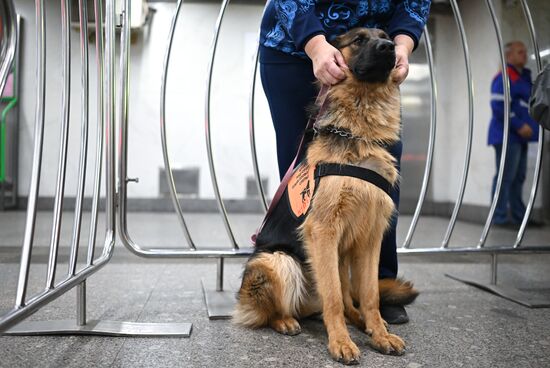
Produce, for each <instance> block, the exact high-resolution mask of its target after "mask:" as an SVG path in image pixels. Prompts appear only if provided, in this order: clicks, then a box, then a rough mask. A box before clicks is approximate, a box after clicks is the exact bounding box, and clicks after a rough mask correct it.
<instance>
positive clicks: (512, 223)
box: [493, 222, 521, 230]
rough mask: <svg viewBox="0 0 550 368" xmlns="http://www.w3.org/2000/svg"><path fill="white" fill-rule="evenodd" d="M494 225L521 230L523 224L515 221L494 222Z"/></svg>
mask: <svg viewBox="0 0 550 368" xmlns="http://www.w3.org/2000/svg"><path fill="white" fill-rule="evenodd" d="M493 226H495V227H498V228H501V229H506V230H519V228H520V226H521V224H516V223H514V222H501V223H493Z"/></svg>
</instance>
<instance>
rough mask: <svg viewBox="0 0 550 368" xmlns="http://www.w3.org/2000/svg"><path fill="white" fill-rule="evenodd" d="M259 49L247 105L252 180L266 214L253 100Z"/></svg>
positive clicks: (257, 54)
mask: <svg viewBox="0 0 550 368" xmlns="http://www.w3.org/2000/svg"><path fill="white" fill-rule="evenodd" d="M259 51H260V48H259V46H258V48H256V52H255V54H254V70H253V72H252V83H251V85H250V99H249V104H248V115H249V119H250V126H249V129H250V150H251V152H252V166H253V168H254V179H255V180H256V187H257V188H258V194H259V195H260V200H261V202H262V205H263V208H264V211H265V212H267V200H266V198H265V191H264V187H263V184H262V177H261V175H260V166H259V164H258V153H257V151H256V124H255V116H254V115H255V114H254V100H255V97H256V96H255V95H256V75H257V74H258V56H259Z"/></svg>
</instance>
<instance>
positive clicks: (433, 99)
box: [403, 26, 437, 248]
mask: <svg viewBox="0 0 550 368" xmlns="http://www.w3.org/2000/svg"><path fill="white" fill-rule="evenodd" d="M424 43H425V45H426V56H427V59H428V68H429V69H430V138H429V141H428V152H427V154H426V156H427V157H426V166H425V167H424V176H423V177H422V187H421V189H420V195H419V197H418V202H417V203H416V209H415V210H414V214H413V217H412V221H411V225H410V226H409V230H408V231H407V236H406V237H405V241H404V242H403V247H404V248H409V247H410V246H411V241H412V237H413V235H414V232H415V230H416V225H417V224H418V219H419V218H420V213H421V212H422V206H423V205H424V201H425V199H426V193H427V191H428V183H429V182H430V175H431V172H432V163H433V157H434V146H435V130H436V120H437V83H436V79H435V65H434V60H433V52H432V43H431V39H430V33H429V31H428V27H427V26H426V27H424Z"/></svg>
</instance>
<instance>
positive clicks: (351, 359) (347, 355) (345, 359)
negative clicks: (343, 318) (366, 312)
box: [328, 337, 361, 365]
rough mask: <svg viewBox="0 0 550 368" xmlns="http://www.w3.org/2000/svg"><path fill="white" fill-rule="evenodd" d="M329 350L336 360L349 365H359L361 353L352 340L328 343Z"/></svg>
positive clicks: (336, 340)
mask: <svg viewBox="0 0 550 368" xmlns="http://www.w3.org/2000/svg"><path fill="white" fill-rule="evenodd" d="M328 350H329V352H330V355H331V356H332V358H333V359H334V360H336V361H337V362H340V363H344V364H347V365H352V364H359V358H360V357H361V352H360V351H359V348H358V347H357V345H355V343H354V342H353V341H351V339H350V338H349V337H348V338H346V339H335V340H330V341H329V343H328Z"/></svg>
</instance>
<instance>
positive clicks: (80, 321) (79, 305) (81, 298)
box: [76, 280, 86, 326]
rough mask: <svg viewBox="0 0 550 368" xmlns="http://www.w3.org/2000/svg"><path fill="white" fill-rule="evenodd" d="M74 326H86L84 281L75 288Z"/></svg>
mask: <svg viewBox="0 0 550 368" xmlns="http://www.w3.org/2000/svg"><path fill="white" fill-rule="evenodd" d="M76 324H77V325H78V326H84V325H85V324H86V280H84V281H82V282H81V283H80V284H78V285H77V286H76Z"/></svg>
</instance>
